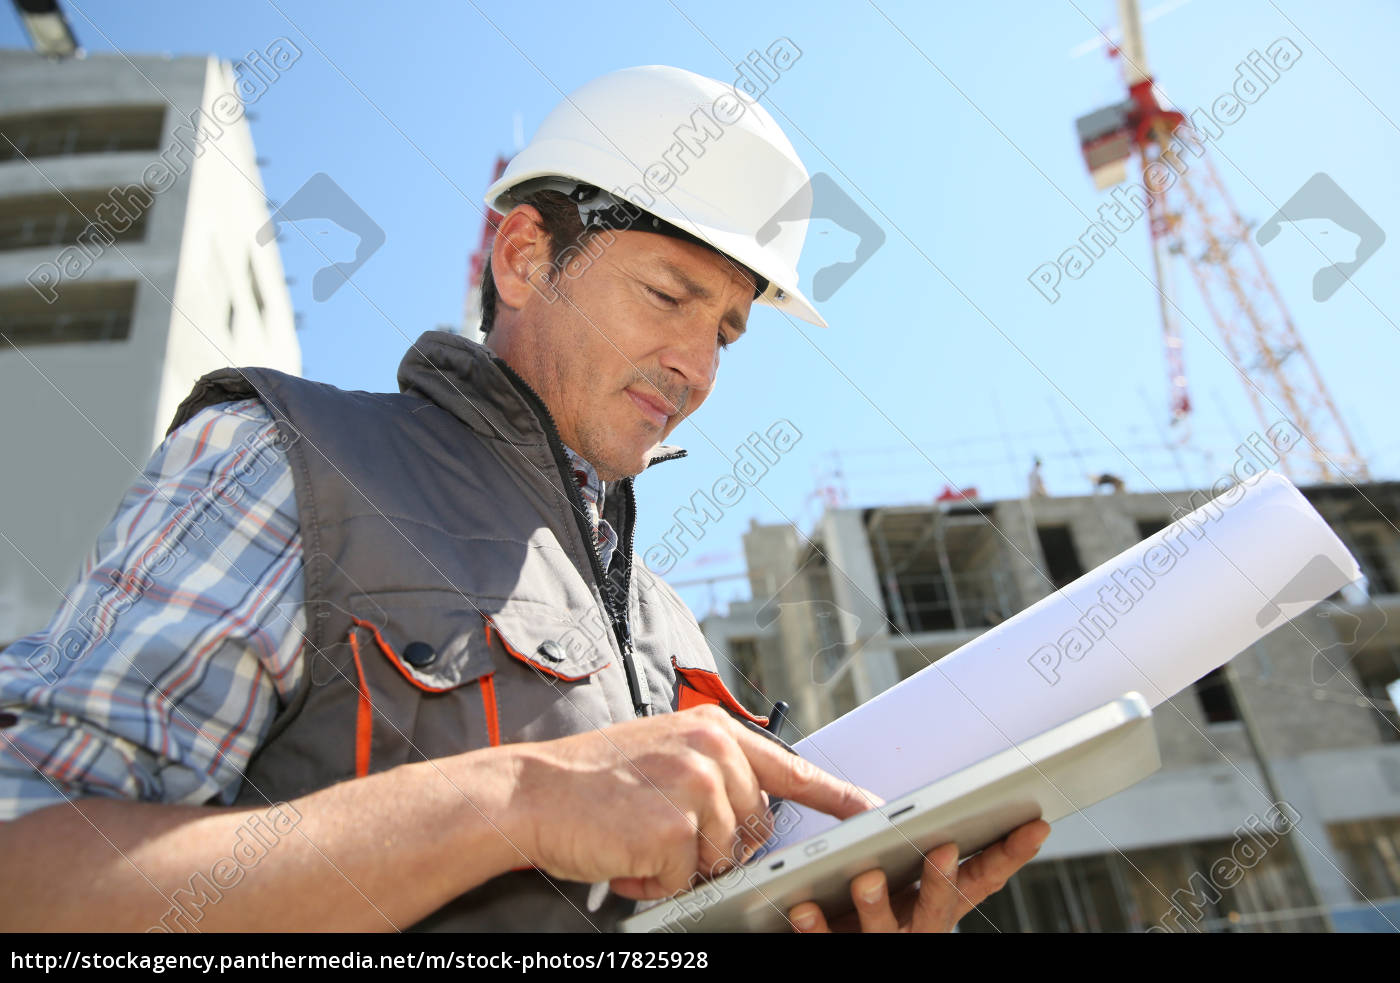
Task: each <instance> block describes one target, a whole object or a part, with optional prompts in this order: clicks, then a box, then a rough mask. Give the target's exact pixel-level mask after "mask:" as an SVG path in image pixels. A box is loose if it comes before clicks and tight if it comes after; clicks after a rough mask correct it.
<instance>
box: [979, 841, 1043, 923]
mask: <svg viewBox="0 0 1400 983" xmlns="http://www.w3.org/2000/svg"><path fill="white" fill-rule="evenodd" d="M1049 835H1050V824H1049V823H1047V822H1045V820H1043V819H1036V820H1033V821H1032V822H1029V823H1026V824H1025V825H1024V826H1018V827H1017V828H1016V829H1014V830H1012V831H1011V833H1010V834H1009V835H1007V836H1006V837H1005V838H1003V839H1001V840H999V841H997V842H996V843H993V844H992V845H991V846H989V847H987V849H985V850H983V851H982V852H981V853H979V854H978V855H977V856H975V857H973V858H972V859H971V860H969V861H968V862H967V863H965V864H963V865H962V869H961V871H960V872H959V876H958V887H959V889H960V890H961V891H962V893H963V895H964V898H963V899H960V903H959V908H958V917H959V918H961V917H962V916H963V915H965V914H967V913H968V912H969V911H971V910H972V909H973V908H975V907H977V906H978V905H979V904H981V903H982V902H983V901H985V900H986V899H987V898H988V897H990V896H991V895H993V894H995V893H996V892H997V891H1000V890H1001V888H1002V886H1003V885H1005V884H1006V882H1007V881H1008V880H1009V879H1010V878H1011V875H1012V874H1014V873H1016V871H1018V870H1020V869H1021V868H1022V867H1024V866H1025V865H1026V864H1027V863H1029V862H1030V861H1031V860H1032V859H1033V858H1034V857H1035V855H1036V854H1037V853H1039V852H1040V846H1041V844H1042V843H1044V842H1045V838H1046V837H1047V836H1049Z"/></svg>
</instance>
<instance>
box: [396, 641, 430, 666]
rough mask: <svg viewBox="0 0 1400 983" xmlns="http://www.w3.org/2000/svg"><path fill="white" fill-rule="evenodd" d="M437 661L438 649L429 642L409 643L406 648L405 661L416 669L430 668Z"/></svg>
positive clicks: (404, 652) (404, 651)
mask: <svg viewBox="0 0 1400 983" xmlns="http://www.w3.org/2000/svg"><path fill="white" fill-rule="evenodd" d="M436 659H437V649H435V648H433V647H432V646H431V645H429V644H428V643H427V642H409V643H408V644H407V645H405V646H404V650H403V660H404V661H405V662H407V663H408V664H409V665H411V666H412V667H413V668H415V669H422V668H424V667H425V666H430V665H432V664H433V662H434V661H435V660H436Z"/></svg>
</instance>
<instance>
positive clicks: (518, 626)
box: [482, 598, 613, 682]
mask: <svg viewBox="0 0 1400 983" xmlns="http://www.w3.org/2000/svg"><path fill="white" fill-rule="evenodd" d="M482 616H483V617H485V619H486V623H487V625H488V628H489V630H490V634H493V635H499V636H500V640H501V643H502V645H503V646H504V647H505V650H506V651H507V652H509V653H510V654H511V655H512V656H513V657H515V658H517V659H519V660H520V661H521V662H524V663H526V664H527V665H529V666H531V667H533V668H535V669H538V670H539V671H540V672H543V673H545V674H546V675H549V676H553V677H555V678H556V679H562V680H565V681H567V682H574V681H576V680H579V679H584V678H586V677H588V676H591V675H593V674H594V673H595V672H597V671H598V670H600V669H603V668H605V667H607V666H608V665H610V664H611V663H612V658H613V654H612V648H611V647H610V646H609V645H608V641H607V636H606V634H605V633H607V632H611V631H612V629H611V628H610V627H608V626H607V625H606V623H605V622H604V621H603V618H602V615H600V614H593V615H590V617H589V618H587V619H584V620H583V621H580V620H578V619H574V618H570V617H569V616H568V614H567V613H566V612H564V611H561V610H559V609H558V608H556V607H553V606H551V605H548V604H541V603H539V602H537V601H526V600H522V599H518V598H517V599H513V600H510V601H507V602H504V603H502V602H500V601H489V600H483V602H482ZM588 623H591V627H592V629H593V630H592V631H589V630H588Z"/></svg>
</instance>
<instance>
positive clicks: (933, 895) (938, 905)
mask: <svg viewBox="0 0 1400 983" xmlns="http://www.w3.org/2000/svg"><path fill="white" fill-rule="evenodd" d="M960 880H961V878H960V877H959V868H958V845H957V844H956V843H945V844H943V845H942V846H941V847H939V848H938V849H936V850H930V851H929V852H928V854H927V855H926V856H925V857H924V869H923V876H922V877H921V878H920V881H919V897H918V899H917V900H916V901H915V902H914V917H913V918H912V919H910V927H909V930H910V931H911V932H951V931H952V930H953V926H954V925H955V924H957V921H958V918H959V917H960V916H959V914H958V912H960V911H962V910H963V907H964V905H965V904H966V902H965V901H964V900H963V898H962V897H961V896H960V895H959V891H961V890H962V887H961V884H960V883H959V882H960ZM971 907H972V906H968V907H967V910H969V911H970V910H971Z"/></svg>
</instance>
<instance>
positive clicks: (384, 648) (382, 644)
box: [350, 616, 453, 693]
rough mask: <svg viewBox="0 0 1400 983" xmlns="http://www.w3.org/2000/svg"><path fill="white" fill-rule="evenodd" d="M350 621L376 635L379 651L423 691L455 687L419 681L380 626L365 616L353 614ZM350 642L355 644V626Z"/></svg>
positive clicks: (444, 691)
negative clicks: (380, 630)
mask: <svg viewBox="0 0 1400 983" xmlns="http://www.w3.org/2000/svg"><path fill="white" fill-rule="evenodd" d="M350 621H351V622H352V623H354V624H356V625H359V626H360V627H361V628H367V629H369V631H370V632H371V633H372V634H373V635H374V641H375V644H377V645H378V646H379V651H381V652H383V653H384V657H385V658H386V659H388V660H389V661H390V662H392V663H393V664H394V665H395V666H396V667H397V668H398V670H399V672H401V673H403V677H404V678H405V679H407V680H408V681H409V682H410V683H412V684H413V685H414V686H417V687H418V688H419V689H421V690H422V691H423V692H425V693H446V692H447V691H448V690H450V689H453V687H451V686H428V685H426V684H425V683H422V682H419V681H418V680H417V679H416V678H414V675H413V673H412V672H410V671H409V669H408V667H407V666H405V665H404V664H403V663H402V662H400V661H399V657H398V655H397V654H396V653H395V652H394V650H393V649H392V648H390V647H389V643H388V642H386V641H384V636H383V635H381V634H379V629H378V628H376V627H374V625H372V624H370V623H369V622H368V621H366V620H364V619H363V618H356V617H354V616H351V618H350ZM350 643H351V645H354V643H355V631H354V629H353V628H352V629H351V630H350Z"/></svg>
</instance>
